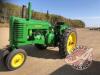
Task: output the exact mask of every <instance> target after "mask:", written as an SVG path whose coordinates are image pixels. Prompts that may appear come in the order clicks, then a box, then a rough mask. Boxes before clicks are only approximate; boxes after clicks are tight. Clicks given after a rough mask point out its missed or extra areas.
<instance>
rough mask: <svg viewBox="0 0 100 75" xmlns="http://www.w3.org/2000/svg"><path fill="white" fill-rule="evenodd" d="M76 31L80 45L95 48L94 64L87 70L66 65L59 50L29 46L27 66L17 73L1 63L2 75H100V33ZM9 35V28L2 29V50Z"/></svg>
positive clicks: (0, 46)
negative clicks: (74, 68) (60, 56)
mask: <svg viewBox="0 0 100 75" xmlns="http://www.w3.org/2000/svg"><path fill="white" fill-rule="evenodd" d="M76 31H77V35H78V37H77V40H78V45H86V46H88V47H90V48H93V55H94V62H93V64H92V66H91V67H90V68H88V69H87V70H84V71H76V70H73V69H72V68H71V67H70V66H68V65H66V63H65V61H64V59H60V58H59V55H58V48H48V49H47V50H43V51H41V50H38V49H37V48H35V47H34V46H32V45H29V46H27V47H25V50H26V52H27V54H28V57H27V61H26V62H25V64H24V65H23V66H22V67H21V68H19V69H17V70H15V71H8V70H7V69H6V68H5V66H4V65H3V64H2V63H0V75H94V74H95V75H100V71H99V69H100V62H99V61H100V31H90V30H88V29H76ZM8 33H9V29H8V28H0V48H3V47H4V46H5V45H7V44H9V41H8V37H9V34H8Z"/></svg>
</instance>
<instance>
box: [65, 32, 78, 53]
mask: <svg viewBox="0 0 100 75" xmlns="http://www.w3.org/2000/svg"><path fill="white" fill-rule="evenodd" d="M76 41H77V38H76V33H75V32H71V33H70V34H69V36H68V39H67V45H66V49H67V52H68V54H71V53H72V52H73V49H74V48H75V47H76Z"/></svg>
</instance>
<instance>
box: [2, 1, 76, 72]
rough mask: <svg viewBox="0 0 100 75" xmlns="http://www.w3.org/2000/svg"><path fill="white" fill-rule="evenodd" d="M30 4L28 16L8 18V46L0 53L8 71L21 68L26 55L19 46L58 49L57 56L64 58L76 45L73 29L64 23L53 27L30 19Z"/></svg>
mask: <svg viewBox="0 0 100 75" xmlns="http://www.w3.org/2000/svg"><path fill="white" fill-rule="evenodd" d="M31 14H32V10H31V3H29V4H28V16H27V17H26V18H23V17H21V18H19V17H15V16H11V17H10V28H9V29H10V30H9V31H10V34H9V36H10V37H9V42H10V44H9V46H8V47H7V48H6V49H5V50H3V51H1V52H0V58H3V61H4V63H5V65H6V66H7V68H8V69H9V70H15V69H17V68H19V67H21V66H22V65H23V64H24V62H25V60H26V56H27V53H26V52H25V50H23V49H21V48H20V47H21V46H24V45H29V44H34V46H36V47H37V48H38V49H40V50H42V49H46V48H47V47H51V46H52V47H58V48H59V55H60V56H61V57H65V56H66V55H68V54H70V53H72V52H73V50H74V48H75V47H76V43H77V36H76V32H75V31H74V29H72V28H71V27H70V25H68V24H65V23H64V22H56V23H55V24H54V25H52V23H50V22H49V21H41V20H34V19H31Z"/></svg>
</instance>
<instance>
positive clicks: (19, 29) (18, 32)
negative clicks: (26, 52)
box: [13, 22, 24, 41]
mask: <svg viewBox="0 0 100 75" xmlns="http://www.w3.org/2000/svg"><path fill="white" fill-rule="evenodd" d="M23 27H24V24H22V23H16V22H15V23H14V30H13V31H14V39H15V40H16V41H18V40H19V39H20V38H21V39H22V38H23V29H24V28H23Z"/></svg>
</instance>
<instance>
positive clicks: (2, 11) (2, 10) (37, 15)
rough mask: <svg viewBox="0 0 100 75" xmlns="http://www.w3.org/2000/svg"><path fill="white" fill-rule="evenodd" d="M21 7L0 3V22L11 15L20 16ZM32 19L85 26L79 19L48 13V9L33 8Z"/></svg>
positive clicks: (5, 20) (6, 20) (7, 19)
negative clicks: (38, 10)
mask: <svg viewBox="0 0 100 75" xmlns="http://www.w3.org/2000/svg"><path fill="white" fill-rule="evenodd" d="M21 9H22V7H20V6H17V5H14V4H10V3H0V22H1V23H5V22H6V23H7V22H9V17H10V16H12V15H13V16H18V17H21ZM32 19H37V20H48V21H50V22H51V23H52V24H54V23H55V21H64V22H65V23H67V24H69V25H71V26H73V27H85V23H84V22H83V21H81V20H71V19H69V18H65V17H63V16H60V15H56V14H49V12H48V11H47V13H42V12H37V11H35V10H34V11H33V12H32Z"/></svg>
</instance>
